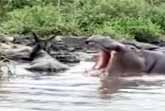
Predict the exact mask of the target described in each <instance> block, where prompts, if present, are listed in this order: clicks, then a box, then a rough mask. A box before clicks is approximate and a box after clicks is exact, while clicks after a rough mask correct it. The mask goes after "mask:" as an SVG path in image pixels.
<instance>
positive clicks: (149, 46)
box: [122, 41, 159, 50]
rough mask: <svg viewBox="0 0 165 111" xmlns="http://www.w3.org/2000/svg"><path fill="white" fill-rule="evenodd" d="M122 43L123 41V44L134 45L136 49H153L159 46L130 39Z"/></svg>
mask: <svg viewBox="0 0 165 111" xmlns="http://www.w3.org/2000/svg"><path fill="white" fill-rule="evenodd" d="M122 43H124V44H125V45H132V46H135V47H136V48H138V49H146V50H153V49H157V48H159V46H157V45H154V44H150V43H143V42H137V41H131V42H127V41H123V42H122Z"/></svg>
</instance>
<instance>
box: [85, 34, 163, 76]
mask: <svg viewBox="0 0 165 111" xmlns="http://www.w3.org/2000/svg"><path fill="white" fill-rule="evenodd" d="M85 42H86V44H87V45H88V46H90V47H95V48H96V49H99V54H98V56H97V59H96V63H95V65H94V66H93V70H99V71H100V73H101V74H106V75H107V76H137V75H141V74H164V73H165V54H164V53H163V52H161V51H154V50H144V49H138V48H136V47H134V46H132V45H125V44H123V43H121V42H118V41H115V40H113V39H111V37H104V38H103V37H102V38H101V37H95V36H92V37H89V38H88V39H87V40H86V41H85Z"/></svg>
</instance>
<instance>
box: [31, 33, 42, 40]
mask: <svg viewBox="0 0 165 111" xmlns="http://www.w3.org/2000/svg"><path fill="white" fill-rule="evenodd" d="M32 34H33V37H34V40H35V42H36V43H38V42H40V39H39V37H38V35H37V34H36V33H35V32H32Z"/></svg>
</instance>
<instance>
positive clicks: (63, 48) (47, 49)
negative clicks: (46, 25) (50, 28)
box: [0, 35, 164, 75]
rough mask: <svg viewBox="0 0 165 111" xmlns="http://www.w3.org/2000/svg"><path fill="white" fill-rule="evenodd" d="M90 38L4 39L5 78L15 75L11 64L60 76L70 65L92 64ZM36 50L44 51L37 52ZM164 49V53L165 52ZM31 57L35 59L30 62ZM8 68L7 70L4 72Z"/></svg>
mask: <svg viewBox="0 0 165 111" xmlns="http://www.w3.org/2000/svg"><path fill="white" fill-rule="evenodd" d="M87 38H88V37H76V36H56V37H52V38H51V39H50V40H48V39H40V40H38V41H39V42H38V43H37V42H36V40H35V37H34V35H26V36H21V37H20V36H15V37H12V36H11V37H9V36H4V37H1V38H0V47H1V49H0V50H1V51H0V57H1V59H0V61H1V66H0V67H1V75H3V74H5V73H9V72H12V71H11V69H10V68H9V67H8V66H9V65H10V66H11V64H12V65H15V64H19V65H20V64H22V65H24V64H26V65H25V66H26V67H23V68H24V69H25V70H27V71H29V72H35V73H36V72H53V73H57V72H60V71H64V70H67V69H69V68H70V65H73V64H77V63H79V62H80V61H84V60H87V61H89V60H91V55H90V50H89V49H88V48H87V46H86V45H85V40H86V39H87ZM122 42H123V43H124V44H127V45H132V46H135V47H136V48H139V49H144V50H158V49H159V50H160V49H161V48H162V47H160V46H159V45H158V44H156V45H154V44H148V43H141V42H135V41H134V42H127V41H122ZM35 48H36V49H37V48H40V49H39V50H35ZM162 49H163V51H164V48H162ZM32 53H33V54H32ZM30 56H32V57H31V58H29V57H30ZM13 63H14V64H13ZM5 66H6V68H4V67H5ZM5 75H6V74H5Z"/></svg>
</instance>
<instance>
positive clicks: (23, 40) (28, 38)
mask: <svg viewBox="0 0 165 111" xmlns="http://www.w3.org/2000/svg"><path fill="white" fill-rule="evenodd" d="M13 43H14V44H22V45H26V46H33V45H34V44H35V40H34V38H33V36H32V35H31V34H29V35H17V36H15V37H14V40H13Z"/></svg>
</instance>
